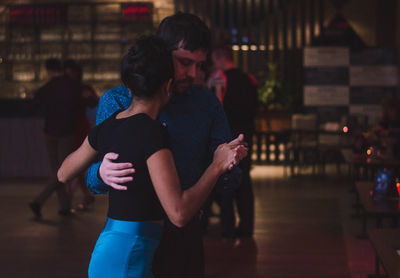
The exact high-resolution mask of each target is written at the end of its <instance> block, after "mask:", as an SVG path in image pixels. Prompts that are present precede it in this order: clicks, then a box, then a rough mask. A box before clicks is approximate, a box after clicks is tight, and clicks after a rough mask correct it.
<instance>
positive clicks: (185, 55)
mask: <svg viewBox="0 0 400 278" xmlns="http://www.w3.org/2000/svg"><path fill="white" fill-rule="evenodd" d="M172 55H173V56H174V57H176V58H181V59H190V60H193V61H195V62H202V61H205V60H206V57H207V52H206V51H205V50H203V49H196V50H193V51H190V50H186V49H183V48H178V49H176V50H174V51H172Z"/></svg>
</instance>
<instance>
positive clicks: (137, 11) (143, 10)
mask: <svg viewBox="0 0 400 278" xmlns="http://www.w3.org/2000/svg"><path fill="white" fill-rule="evenodd" d="M122 13H123V14H124V15H127V14H149V13H151V10H150V9H149V8H148V7H129V8H126V9H125V10H124V11H123V12H122Z"/></svg>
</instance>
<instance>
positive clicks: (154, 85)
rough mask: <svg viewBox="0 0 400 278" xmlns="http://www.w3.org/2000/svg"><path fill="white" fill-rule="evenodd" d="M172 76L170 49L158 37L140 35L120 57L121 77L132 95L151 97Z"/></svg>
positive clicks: (172, 67)
mask: <svg viewBox="0 0 400 278" xmlns="http://www.w3.org/2000/svg"><path fill="white" fill-rule="evenodd" d="M173 77H174V66H173V63H172V54H171V51H169V50H168V48H167V46H166V43H165V42H164V41H163V40H162V39H160V38H158V37H155V36H140V37H139V38H137V39H135V41H134V43H133V45H132V47H131V48H130V49H129V51H128V53H127V54H126V55H125V56H124V57H123V58H122V63H121V79H122V82H124V84H125V86H126V87H127V88H129V89H130V90H131V93H132V96H136V97H139V98H151V97H153V96H154V95H155V94H156V93H157V91H158V90H159V89H160V88H161V86H162V85H163V84H165V82H167V81H168V80H169V79H171V78H173Z"/></svg>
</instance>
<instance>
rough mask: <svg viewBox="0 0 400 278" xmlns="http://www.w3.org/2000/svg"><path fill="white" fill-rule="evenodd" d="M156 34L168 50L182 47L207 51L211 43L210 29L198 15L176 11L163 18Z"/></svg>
mask: <svg viewBox="0 0 400 278" xmlns="http://www.w3.org/2000/svg"><path fill="white" fill-rule="evenodd" d="M157 36H158V37H159V38H161V39H163V40H164V41H165V42H166V43H167V45H168V48H169V50H170V51H172V50H176V49H178V48H183V49H186V50H189V51H194V50H197V49H203V50H204V51H206V52H208V50H209V49H210V45H211V33H210V29H208V27H207V25H206V24H205V23H204V22H203V21H202V20H201V19H200V18H199V17H198V16H195V15H193V14H189V13H182V12H178V13H176V14H174V15H171V16H168V17H166V18H164V19H163V21H161V23H160V26H159V27H158V31H157Z"/></svg>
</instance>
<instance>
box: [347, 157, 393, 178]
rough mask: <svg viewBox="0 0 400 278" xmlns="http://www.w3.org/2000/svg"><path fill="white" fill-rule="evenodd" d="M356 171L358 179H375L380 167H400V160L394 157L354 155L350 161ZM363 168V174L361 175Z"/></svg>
mask: <svg viewBox="0 0 400 278" xmlns="http://www.w3.org/2000/svg"><path fill="white" fill-rule="evenodd" d="M348 162H349V163H351V164H352V166H353V168H354V170H355V171H356V176H355V179H356V180H360V179H363V180H373V179H374V175H375V172H376V170H378V169H380V168H391V169H393V168H400V160H397V159H394V158H368V157H367V156H364V155H353V156H352V157H351V159H350V161H348ZM361 169H363V175H361V173H360V172H361Z"/></svg>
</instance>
